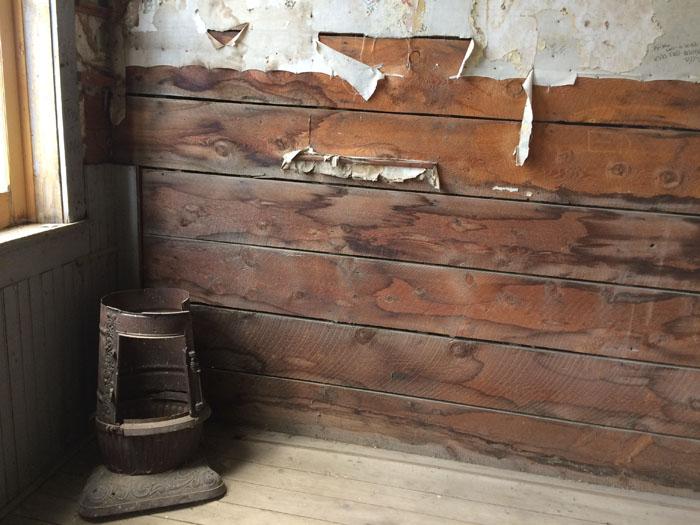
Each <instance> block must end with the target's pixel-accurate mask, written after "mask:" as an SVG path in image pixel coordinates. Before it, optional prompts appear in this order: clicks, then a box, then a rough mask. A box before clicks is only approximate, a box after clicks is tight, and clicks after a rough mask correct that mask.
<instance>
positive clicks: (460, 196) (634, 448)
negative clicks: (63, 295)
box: [113, 36, 700, 493]
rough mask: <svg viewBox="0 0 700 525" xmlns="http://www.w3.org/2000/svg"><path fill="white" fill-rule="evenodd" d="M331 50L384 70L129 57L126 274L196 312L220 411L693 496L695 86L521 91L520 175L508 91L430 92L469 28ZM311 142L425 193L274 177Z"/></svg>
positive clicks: (482, 86)
mask: <svg viewBox="0 0 700 525" xmlns="http://www.w3.org/2000/svg"><path fill="white" fill-rule="evenodd" d="M324 38H325V41H326V43H328V44H329V45H331V46H333V47H334V48H336V49H339V50H340V51H342V52H344V53H346V54H348V55H351V56H354V57H355V58H358V59H360V60H362V61H364V62H366V63H372V64H379V63H381V64H384V70H385V71H387V72H389V73H396V74H399V75H402V76H392V77H388V78H387V79H385V80H383V81H382V82H381V83H380V85H379V88H378V90H377V92H376V93H375V95H374V96H373V97H372V98H371V99H370V100H369V102H366V103H365V102H363V101H362V100H361V99H360V97H359V96H358V95H357V94H356V93H354V92H353V91H352V89H351V88H350V87H349V86H348V85H347V84H345V83H344V82H343V81H342V80H340V79H338V78H329V77H327V76H324V75H316V74H301V75H293V74H288V73H282V72H273V73H262V72H256V71H248V72H236V71H229V70H213V71H208V70H205V69H203V68H200V67H195V66H192V67H184V68H179V69H176V68H170V67H157V68H151V69H140V68H131V69H130V70H128V74H127V89H128V94H129V96H128V102H127V118H126V120H125V121H124V122H123V123H122V125H121V126H119V127H118V128H117V129H116V130H115V133H114V152H113V153H114V155H115V158H116V159H118V160H119V161H122V162H127V163H133V164H138V165H140V166H141V167H143V168H144V169H143V172H142V173H143V177H142V181H143V185H142V206H143V208H142V213H143V231H144V276H145V280H146V283H147V284H149V285H153V286H179V287H184V288H187V289H189V290H190V291H191V292H192V294H193V297H194V300H195V302H196V303H198V305H196V306H195V310H194V311H195V319H196V326H195V333H196V338H197V344H198V346H199V350H200V352H201V354H202V359H203V362H204V364H205V367H206V371H207V374H206V384H205V386H206V394H207V396H208V398H209V399H210V401H211V402H212V403H213V404H214V406H215V409H216V411H217V413H218V415H219V416H220V417H224V418H226V419H229V420H231V421H236V422H243V423H245V424H254V425H260V426H266V427H269V428H272V429H276V430H284V431H290V432H296V433H303V434H310V435H314V436H322V437H327V438H333V439H341V440H348V441H355V442H360V443H367V444H372V445H376V446H382V447H391V448H397V449H402V450H409V451H415V452H420V453H427V454H433V455H438V456H445V457H456V458H460V459H464V460H468V461H475V462H480V463H486V464H489V465H496V466H503V467H507V468H517V469H523V470H528V471H532V472H541V473H547V474H553V475H558V476H563V477H567V478H572V479H584V480H592V481H598V482H603V483H609V484H615V485H621V486H628V487H636V488H645V489H649V488H651V489H654V490H664V491H671V492H676V493H691V492H693V491H700V404H699V401H698V400H699V399H700V352H699V344H700V295H699V294H700V271H699V270H700V217H699V216H698V215H699V214H700V134H699V133H698V131H697V130H698V129H700V113H699V112H698V111H697V108H698V107H699V104H700V88H699V87H698V86H697V85H693V84H688V83H682V82H649V83H639V82H634V81H625V80H591V79H579V80H577V82H576V85H574V86H571V87H564V88H555V89H552V90H547V89H543V88H536V89H535V95H534V107H535V116H536V121H537V122H536V123H535V126H534V133H533V137H532V145H531V153H530V158H529V159H528V160H527V163H526V165H525V166H524V167H522V168H519V167H516V166H515V163H514V161H513V158H512V152H513V148H514V145H515V144H516V143H517V137H518V130H519V119H520V116H521V114H522V108H523V104H524V94H523V93H522V89H521V88H520V82H519V81H517V80H515V81H506V82H498V81H494V80H490V79H484V78H469V79H459V80H448V77H449V76H450V75H452V74H454V72H455V71H456V70H457V68H458V66H459V63H460V60H461V59H462V57H463V56H464V52H465V50H466V47H467V44H468V42H464V41H456V40H442V39H413V40H408V41H407V40H376V41H375V40H370V39H363V38H358V37H341V36H334V37H331V36H328V37H324ZM309 145H310V146H312V147H313V148H314V149H316V150H317V151H319V152H323V153H338V154H346V155H360V156H375V157H394V158H409V159H418V160H428V161H435V162H437V164H438V166H439V171H440V177H441V182H442V191H440V192H437V191H435V190H433V189H432V188H430V187H429V186H428V185H427V184H426V183H404V184H394V185H389V184H373V183H367V182H363V181H356V180H342V179H332V178H323V177H322V176H309V175H299V174H293V173H290V172H287V171H282V170H280V167H279V166H280V162H281V157H282V154H283V153H285V152H287V151H289V150H292V149H297V148H303V147H305V146H309ZM505 187H507V188H509V191H504V188H505Z"/></svg>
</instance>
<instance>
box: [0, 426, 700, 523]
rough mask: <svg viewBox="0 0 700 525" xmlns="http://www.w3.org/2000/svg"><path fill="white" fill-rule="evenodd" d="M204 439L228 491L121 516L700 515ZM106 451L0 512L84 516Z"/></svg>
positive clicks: (383, 457)
mask: <svg viewBox="0 0 700 525" xmlns="http://www.w3.org/2000/svg"><path fill="white" fill-rule="evenodd" d="M206 450H207V451H208V456H209V458H210V462H211V464H212V465H213V466H214V467H215V468H216V469H217V470H218V471H219V472H220V473H221V474H222V475H223V477H224V479H225V481H226V483H227V486H228V493H227V494H226V496H224V497H223V498H222V499H221V500H219V501H216V502H211V503H207V504H203V505H198V506H194V507H187V508H179V509H172V510H165V511H163V512H159V513H156V514H154V515H141V516H132V517H129V518H126V519H118V520H115V521H112V522H111V523H115V524H136V525H141V524H144V525H145V524H156V525H168V524H170V525H172V524H174V523H186V524H197V525H207V524H213V525H218V524H228V523H237V524H250V525H259V524H269V523H275V524H280V525H297V524H312V525H313V524H323V523H341V524H347V525H355V524H356V523H381V524H385V525H388V524H412V523H415V524H419V525H423V524H465V523H467V524H475V525H491V524H494V525H496V524H497V525H500V524H506V525H507V524H518V525H520V524H529V523H532V524H537V525H546V524H562V525H585V524H602V523H608V524H611V525H644V524H649V525H651V524H653V525H665V524H669V525H670V524H677V523H694V522H697V520H699V519H700V501H698V500H693V499H683V498H677V497H671V496H663V495H658V494H649V493H641V492H631V491H624V490H620V489H611V488H605V487H598V486H595V485H588V484H583V483H575V482H569V481H559V480H555V479H551V478H546V477H542V476H536V475H528V474H523V473H518V472H508V471H502V470H498V469H491V468H487V467H481V466H475V465H469V464H464V463H459V462H455V461H448V460H441V459H433V458H428V457H423V456H415V455H412V454H405V453H400V452H391V451H386V450H378V449H373V448H369V447H361V446H356V445H348V444H343V443H336V442H329V441H323V440H319V439H313V438H308V437H301V436H289V435H284V434H277V433H271V432H264V431H260V430H249V429H231V428H228V427H221V426H215V427H211V428H209V429H208V432H207V433H206ZM97 461H98V459H97V455H96V450H95V446H94V443H91V444H89V445H88V446H87V447H86V448H85V449H84V450H83V452H82V453H81V454H79V455H78V456H76V457H75V458H73V459H71V460H70V461H69V462H68V463H67V464H66V465H65V466H64V467H63V468H62V469H60V471H59V472H57V473H56V474H55V475H54V476H53V477H52V478H51V479H49V480H48V481H47V482H46V483H45V484H44V485H42V486H41V487H40V488H39V489H38V490H37V491H36V492H35V493H34V494H32V495H30V496H29V497H28V498H27V499H26V500H25V501H24V502H22V503H21V504H20V506H19V507H18V508H17V509H16V510H15V511H14V512H13V513H12V514H11V515H9V516H7V517H6V518H5V519H4V520H2V521H0V523H1V524H2V525H20V524H21V525H24V524H32V525H36V524H49V525H51V524H55V525H64V524H65V525H74V524H82V523H86V522H84V521H83V520H81V519H80V518H79V517H78V516H77V499H78V496H79V494H80V490H81V489H82V486H83V483H84V480H85V478H86V476H87V475H88V474H89V472H90V470H91V468H92V467H93V466H94V465H95V464H96V462H97Z"/></svg>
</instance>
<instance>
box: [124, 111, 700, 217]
mask: <svg viewBox="0 0 700 525" xmlns="http://www.w3.org/2000/svg"><path fill="white" fill-rule="evenodd" d="M127 104H128V111H127V118H126V120H125V121H124V122H123V123H122V124H121V125H120V126H119V127H118V128H116V130H115V137H114V138H115V152H116V156H117V160H118V161H121V162H126V163H135V164H140V165H144V166H154V167H155V166H157V167H161V168H173V169H188V170H199V171H214V172H221V173H231V174H239V175H255V176H267V177H278V178H302V179H304V180H312V179H311V177H309V176H307V175H300V174H296V173H294V172H291V171H283V170H281V168H280V164H281V159H282V155H283V154H284V153H286V152H288V151H290V150H293V149H298V148H303V147H306V146H308V145H311V146H313V147H314V149H316V151H319V152H321V153H334V154H341V155H360V156H371V157H389V158H407V159H416V160H425V161H431V162H437V163H438V167H439V172H440V179H441V184H442V188H443V192H445V193H454V194H464V195H481V196H490V197H501V198H508V199H519V200H523V199H532V200H538V201H547V202H559V203H573V204H595V205H605V206H614V207H629V208H638V209H645V210H665V211H674V212H689V213H699V212H700V184H698V180H700V133H694V132H679V131H661V130H639V129H628V128H604V127H599V126H579V125H562V124H542V125H539V126H535V128H534V132H533V136H532V142H531V144H532V146H531V150H530V157H529V158H528V161H527V163H526V165H525V166H524V167H517V166H516V165H515V162H514V161H513V157H512V154H513V147H514V145H515V144H516V143H517V140H518V130H519V124H518V123H517V122H506V121H488V120H474V119H464V118H449V117H430V116H418V115H389V114H382V113H364V112H357V111H334V110H325V109H305V108H289V107H270V106H267V107H266V106H261V105H248V104H231V103H223V102H198V101H188V100H171V99H155V98H144V97H129V98H128V102H127ZM318 177H323V176H318ZM323 180H325V182H333V183H344V184H354V185H366V184H371V183H367V182H360V181H355V180H352V179H350V180H348V179H338V178H334V177H323ZM394 187H395V188H396V189H421V190H429V189H430V187H429V185H428V184H427V182H422V183H418V182H416V183H410V184H407V183H404V184H396V185H394Z"/></svg>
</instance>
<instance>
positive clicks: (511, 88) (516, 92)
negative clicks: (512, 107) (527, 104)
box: [506, 79, 523, 98]
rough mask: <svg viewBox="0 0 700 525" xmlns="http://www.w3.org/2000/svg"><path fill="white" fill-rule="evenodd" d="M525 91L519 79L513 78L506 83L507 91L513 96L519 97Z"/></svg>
mask: <svg viewBox="0 0 700 525" xmlns="http://www.w3.org/2000/svg"><path fill="white" fill-rule="evenodd" d="M522 92H523V86H522V81H521V80H518V79H513V80H510V81H508V83H507V84H506V93H508V95H510V96H511V97H513V98H516V97H519V96H520V94H521V93H522Z"/></svg>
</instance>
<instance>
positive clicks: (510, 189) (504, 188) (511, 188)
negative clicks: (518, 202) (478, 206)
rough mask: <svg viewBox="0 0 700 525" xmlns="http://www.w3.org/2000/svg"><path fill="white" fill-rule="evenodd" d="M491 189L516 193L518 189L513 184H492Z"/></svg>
mask: <svg viewBox="0 0 700 525" xmlns="http://www.w3.org/2000/svg"><path fill="white" fill-rule="evenodd" d="M491 189H492V190H493V191H506V192H508V193H518V192H519V191H520V189H519V188H516V187H515V186H494V187H493V188H491Z"/></svg>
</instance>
